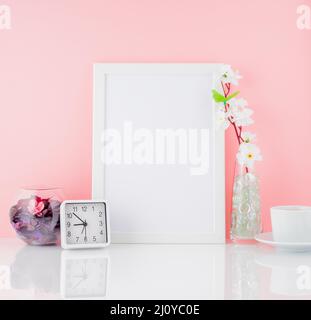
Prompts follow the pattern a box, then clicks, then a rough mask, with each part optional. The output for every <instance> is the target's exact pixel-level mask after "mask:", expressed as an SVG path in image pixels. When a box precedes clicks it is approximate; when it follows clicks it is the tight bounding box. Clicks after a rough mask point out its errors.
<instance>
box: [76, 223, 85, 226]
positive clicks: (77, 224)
mask: <svg viewBox="0 0 311 320" xmlns="http://www.w3.org/2000/svg"><path fill="white" fill-rule="evenodd" d="M84 225H85V223H76V224H74V226H84Z"/></svg>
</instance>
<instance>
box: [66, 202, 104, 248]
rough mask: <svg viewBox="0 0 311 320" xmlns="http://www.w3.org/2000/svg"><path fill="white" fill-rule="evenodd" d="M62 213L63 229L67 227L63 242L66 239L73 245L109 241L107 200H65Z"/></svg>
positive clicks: (88, 244) (79, 245) (89, 244)
mask: <svg viewBox="0 0 311 320" xmlns="http://www.w3.org/2000/svg"><path fill="white" fill-rule="evenodd" d="M62 215H63V216H62V229H63V228H65V234H63V235H64V236H65V239H62V243H63V241H64V240H65V242H66V244H67V245H70V246H71V247H73V246H77V247H82V246H89V247H90V246H96V245H100V244H107V243H108V229H107V211H106V203H105V202H65V203H64V206H63V209H62ZM62 232H63V231H62Z"/></svg>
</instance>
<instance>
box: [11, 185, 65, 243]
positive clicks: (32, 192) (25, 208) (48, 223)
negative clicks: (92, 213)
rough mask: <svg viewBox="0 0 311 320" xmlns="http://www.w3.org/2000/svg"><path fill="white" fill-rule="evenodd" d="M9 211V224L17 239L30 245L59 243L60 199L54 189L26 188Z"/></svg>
mask: <svg viewBox="0 0 311 320" xmlns="http://www.w3.org/2000/svg"><path fill="white" fill-rule="evenodd" d="M25 190H26V191H27V193H28V194H29V195H28V197H26V198H25V197H22V198H21V199H19V200H18V201H17V203H16V204H15V205H14V206H12V207H11V209H10V222H11V225H12V226H13V228H14V230H15V231H16V233H17V235H18V236H19V238H21V239H22V240H24V241H25V242H26V243H27V244H30V245H52V244H56V243H58V241H59V233H60V219H59V216H60V205H61V201H60V200H59V198H60V197H58V196H57V195H56V193H55V192H54V191H55V190H59V189H55V188H36V189H33V188H30V189H29V188H27V189H24V191H25Z"/></svg>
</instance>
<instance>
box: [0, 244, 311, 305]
mask: <svg viewBox="0 0 311 320" xmlns="http://www.w3.org/2000/svg"><path fill="white" fill-rule="evenodd" d="M64 298H69V299H71V298H100V299H310V298H311V253H286V252H278V251H275V250H274V249H272V248H270V247H267V246H263V245H237V244H227V245H111V246H110V247H109V248H107V249H100V250H83V251H81V250H76V251H68V250H67V251H65V250H61V248H59V247H31V246H26V245H24V244H23V243H22V242H21V241H20V240H18V239H0V299H64Z"/></svg>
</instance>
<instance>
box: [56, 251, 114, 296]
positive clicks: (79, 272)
mask: <svg viewBox="0 0 311 320" xmlns="http://www.w3.org/2000/svg"><path fill="white" fill-rule="evenodd" d="M61 265H62V266H61V296H62V297H63V298H65V299H75V298H77V299H88V298H89V299H101V298H105V297H106V294H107V280H108V271H109V270H108V269H109V258H108V256H107V255H106V253H105V252H104V251H103V250H100V249H98V250H95V249H94V250H79V251H63V252H62V259H61Z"/></svg>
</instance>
